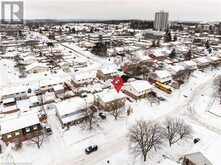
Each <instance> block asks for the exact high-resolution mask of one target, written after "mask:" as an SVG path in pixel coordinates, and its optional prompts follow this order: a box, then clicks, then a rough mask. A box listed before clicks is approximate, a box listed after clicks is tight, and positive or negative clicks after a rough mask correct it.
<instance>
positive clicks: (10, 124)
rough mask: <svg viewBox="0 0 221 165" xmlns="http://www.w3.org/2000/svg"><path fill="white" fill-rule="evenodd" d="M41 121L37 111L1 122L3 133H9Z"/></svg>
mask: <svg viewBox="0 0 221 165" xmlns="http://www.w3.org/2000/svg"><path fill="white" fill-rule="evenodd" d="M39 123H40V121H39V118H38V115H37V113H33V112H32V113H27V114H25V113H24V114H22V115H20V116H18V117H17V118H11V119H8V120H5V121H3V122H2V123H0V125H1V134H7V133H10V132H13V131H16V130H20V129H22V128H26V127H29V126H33V125H36V124H39Z"/></svg>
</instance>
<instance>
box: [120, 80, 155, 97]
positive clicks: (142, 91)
mask: <svg viewBox="0 0 221 165" xmlns="http://www.w3.org/2000/svg"><path fill="white" fill-rule="evenodd" d="M152 88H153V87H152V85H151V84H150V83H149V82H148V81H145V80H136V81H133V82H130V83H128V84H127V85H126V84H125V86H124V87H123V92H124V93H125V94H127V95H129V96H131V97H132V98H134V99H136V100H137V99H140V98H145V97H146V96H148V94H149V93H150V92H151V91H152Z"/></svg>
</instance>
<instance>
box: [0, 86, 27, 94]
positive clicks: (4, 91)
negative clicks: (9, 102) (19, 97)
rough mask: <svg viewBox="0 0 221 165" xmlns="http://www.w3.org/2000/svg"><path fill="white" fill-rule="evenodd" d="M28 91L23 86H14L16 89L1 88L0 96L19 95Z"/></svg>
mask: <svg viewBox="0 0 221 165" xmlns="http://www.w3.org/2000/svg"><path fill="white" fill-rule="evenodd" d="M27 90H28V89H27V87H25V86H16V87H9V88H7V87H6V88H3V89H1V93H0V95H1V96H4V95H11V94H14V93H21V92H26V91H27Z"/></svg>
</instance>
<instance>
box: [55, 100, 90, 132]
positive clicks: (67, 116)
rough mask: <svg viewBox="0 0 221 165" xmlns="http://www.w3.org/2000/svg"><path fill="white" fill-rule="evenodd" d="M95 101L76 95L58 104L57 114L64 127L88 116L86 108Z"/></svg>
mask: <svg viewBox="0 0 221 165" xmlns="http://www.w3.org/2000/svg"><path fill="white" fill-rule="evenodd" d="M92 104H93V102H92V101H91V100H88V99H83V98H80V97H75V98H72V99H68V100H64V101H62V102H59V103H57V104H56V115H57V117H58V119H59V121H60V123H61V125H62V128H64V127H66V126H70V125H75V124H78V123H80V122H82V121H83V120H84V119H86V118H87V116H86V110H87V109H88V108H90V107H91V105H92Z"/></svg>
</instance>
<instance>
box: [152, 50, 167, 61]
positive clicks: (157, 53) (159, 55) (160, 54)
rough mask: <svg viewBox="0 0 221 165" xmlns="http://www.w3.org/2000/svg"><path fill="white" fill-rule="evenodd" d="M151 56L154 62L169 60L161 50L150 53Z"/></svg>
mask: <svg viewBox="0 0 221 165" xmlns="http://www.w3.org/2000/svg"><path fill="white" fill-rule="evenodd" d="M149 56H150V57H151V58H153V59H154V60H164V59H166V58H167V55H166V54H165V53H163V52H162V51H161V50H160V49H154V50H151V51H150V52H149Z"/></svg>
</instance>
